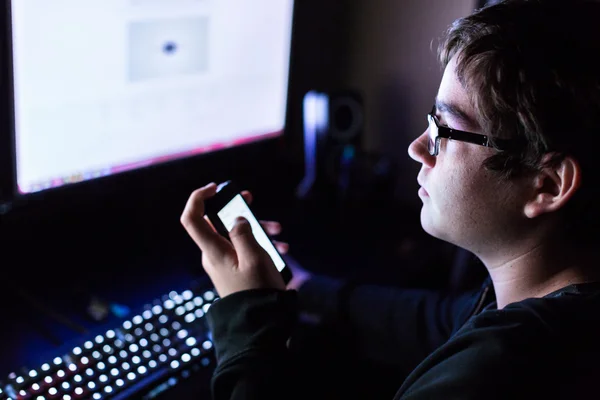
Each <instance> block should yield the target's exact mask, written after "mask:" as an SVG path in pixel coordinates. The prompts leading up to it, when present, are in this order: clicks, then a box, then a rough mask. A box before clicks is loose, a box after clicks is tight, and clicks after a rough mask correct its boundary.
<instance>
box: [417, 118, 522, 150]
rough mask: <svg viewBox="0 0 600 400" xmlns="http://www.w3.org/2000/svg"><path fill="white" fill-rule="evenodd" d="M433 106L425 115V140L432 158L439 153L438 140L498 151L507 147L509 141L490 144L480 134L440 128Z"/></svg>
mask: <svg viewBox="0 0 600 400" xmlns="http://www.w3.org/2000/svg"><path fill="white" fill-rule="evenodd" d="M434 113H435V106H434V107H433V109H432V110H431V112H430V113H429V114H427V122H428V123H429V138H428V140H427V150H429V154H431V155H432V156H437V155H438V154H439V152H440V139H441V138H446V139H452V140H458V141H461V142H467V143H473V144H478V145H480V146H485V147H493V148H496V149H498V150H503V149H505V148H506V147H508V146H509V144H510V142H511V141H510V140H507V139H494V144H492V143H490V140H489V138H488V137H487V136H486V135H482V134H480V133H472V132H465V131H459V130H457V129H452V128H448V127H447V126H440V122H439V121H438V119H437V117H436V116H435V114H434Z"/></svg>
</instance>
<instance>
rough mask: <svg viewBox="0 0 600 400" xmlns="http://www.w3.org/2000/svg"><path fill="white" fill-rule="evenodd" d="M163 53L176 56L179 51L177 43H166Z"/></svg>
mask: <svg viewBox="0 0 600 400" xmlns="http://www.w3.org/2000/svg"><path fill="white" fill-rule="evenodd" d="M163 51H164V52H165V53H166V54H168V55H171V54H175V52H176V51H177V43H175V42H167V43H165V45H164V46H163Z"/></svg>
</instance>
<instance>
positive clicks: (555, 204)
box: [524, 155, 581, 218]
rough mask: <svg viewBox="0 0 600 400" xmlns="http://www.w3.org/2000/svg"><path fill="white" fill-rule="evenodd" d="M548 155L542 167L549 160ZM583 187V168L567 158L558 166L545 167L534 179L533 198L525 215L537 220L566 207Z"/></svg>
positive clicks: (527, 204)
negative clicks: (545, 214) (538, 217)
mask: <svg viewBox="0 0 600 400" xmlns="http://www.w3.org/2000/svg"><path fill="white" fill-rule="evenodd" d="M550 157H551V155H547V156H546V157H544V159H543V160H542V165H543V164H544V163H545V162H547V161H548V160H549V158H550ZM579 186H581V166H580V165H579V163H578V162H577V160H575V159H574V158H572V157H570V156H567V157H565V158H564V159H563V160H562V161H561V162H560V163H559V164H558V165H556V166H550V167H543V168H542V169H541V170H540V171H539V172H538V173H536V175H535V176H534V178H533V198H532V199H531V200H529V201H528V202H527V203H526V204H525V209H524V212H525V215H526V216H527V217H528V218H535V217H537V216H540V215H542V214H544V213H550V212H554V211H557V210H559V209H560V208H561V207H564V205H565V204H567V202H568V201H569V199H571V197H573V195H574V194H575V192H576V191H577V189H579Z"/></svg>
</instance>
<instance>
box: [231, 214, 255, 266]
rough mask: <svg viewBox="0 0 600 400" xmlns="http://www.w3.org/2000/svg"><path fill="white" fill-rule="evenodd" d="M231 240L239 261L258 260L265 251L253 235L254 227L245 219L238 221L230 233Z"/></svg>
mask: <svg viewBox="0 0 600 400" xmlns="http://www.w3.org/2000/svg"><path fill="white" fill-rule="evenodd" d="M229 238H230V239H231V243H232V244H233V247H234V248H235V252H236V253H237V255H238V261H241V260H256V259H257V258H259V257H260V255H261V252H262V251H263V248H262V247H261V246H260V245H259V244H258V242H257V241H256V238H255V237H254V234H253V233H252V225H250V222H248V220H247V219H245V218H243V217H238V218H237V219H236V221H235V225H234V227H233V229H232V230H231V231H230V232H229Z"/></svg>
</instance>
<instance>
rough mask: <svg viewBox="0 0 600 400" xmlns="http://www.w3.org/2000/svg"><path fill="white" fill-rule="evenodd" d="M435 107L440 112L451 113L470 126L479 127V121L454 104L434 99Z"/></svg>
mask: <svg viewBox="0 0 600 400" xmlns="http://www.w3.org/2000/svg"><path fill="white" fill-rule="evenodd" d="M435 109H436V110H437V111H438V112H440V113H445V114H450V115H452V116H453V117H455V118H457V119H459V120H461V121H462V122H463V123H464V124H465V125H467V126H468V127H470V128H479V123H478V122H477V121H476V120H475V119H473V118H472V117H471V116H469V114H467V113H466V112H464V111H463V110H462V108H460V107H459V106H457V105H456V104H452V103H447V102H445V101H441V100H438V99H435Z"/></svg>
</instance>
